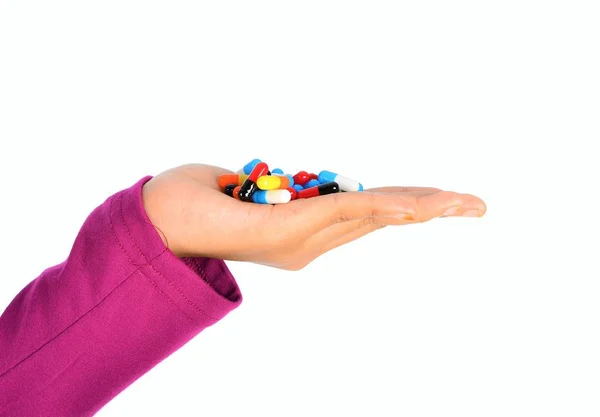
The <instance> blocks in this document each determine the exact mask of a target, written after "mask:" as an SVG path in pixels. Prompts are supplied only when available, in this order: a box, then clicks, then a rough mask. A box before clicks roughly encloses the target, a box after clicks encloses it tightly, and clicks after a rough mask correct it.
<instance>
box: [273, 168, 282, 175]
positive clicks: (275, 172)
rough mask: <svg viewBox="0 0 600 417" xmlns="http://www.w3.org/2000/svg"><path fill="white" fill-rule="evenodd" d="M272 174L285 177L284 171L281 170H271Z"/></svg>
mask: <svg viewBox="0 0 600 417" xmlns="http://www.w3.org/2000/svg"><path fill="white" fill-rule="evenodd" d="M271 174H273V175H283V169H281V168H275V169H273V170H271Z"/></svg>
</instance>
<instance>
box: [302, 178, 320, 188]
mask: <svg viewBox="0 0 600 417" xmlns="http://www.w3.org/2000/svg"><path fill="white" fill-rule="evenodd" d="M320 184H321V183H320V182H319V180H310V181H309V182H307V183H306V184H304V188H310V187H316V186H317V185H320Z"/></svg>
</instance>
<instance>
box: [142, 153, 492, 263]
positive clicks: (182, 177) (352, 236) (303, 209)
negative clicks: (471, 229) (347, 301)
mask: <svg viewBox="0 0 600 417" xmlns="http://www.w3.org/2000/svg"><path fill="white" fill-rule="evenodd" d="M232 173H233V172H231V171H228V170H226V169H223V168H219V167H215V166H210V165H201V164H190V165H184V166H180V167H177V168H173V169H170V170H168V171H165V172H163V173H161V174H160V175H157V176H156V177H154V178H152V179H151V180H150V181H148V182H147V183H146V184H145V185H144V188H143V201H144V207H145V209H146V212H147V214H148V217H149V218H150V221H151V222H152V223H153V224H154V226H155V227H156V229H157V230H158V232H159V235H160V236H161V238H162V239H163V242H164V243H165V245H166V246H167V247H168V248H169V249H170V250H171V251H172V252H173V253H174V254H175V255H176V256H179V257H191V256H201V257H209V258H218V259H226V260H235V261H246V262H254V263H258V264H263V265H268V266H272V267H276V268H281V269H286V270H299V269H302V268H303V267H304V266H306V265H308V264H309V263H310V262H312V261H313V260H314V259H316V258H317V257H319V256H320V255H322V254H324V253H325V252H328V251H330V250H332V249H334V248H337V247H338V246H341V245H344V244H346V243H348V242H351V241H353V240H356V239H358V238H360V237H362V236H365V235H367V234H368V233H371V232H373V231H375V230H378V229H381V228H383V227H386V226H402V225H407V224H413V223H423V222H426V221H428V220H431V219H434V218H438V217H448V216H468V217H481V216H483V215H484V214H485V212H486V206H485V203H484V202H483V201H482V200H481V199H480V198H478V197H476V196H473V195H470V194H459V193H456V192H450V191H442V190H440V189H437V188H424V187H382V188H372V189H368V190H365V191H364V192H352V193H338V194H331V195H325V196H320V197H316V198H310V199H300V200H294V201H291V202H289V203H287V204H280V205H265V204H253V203H244V202H241V201H239V200H236V199H233V198H231V197H229V196H227V195H225V194H223V192H222V191H221V190H220V188H219V186H218V184H217V178H218V176H219V175H221V174H232Z"/></svg>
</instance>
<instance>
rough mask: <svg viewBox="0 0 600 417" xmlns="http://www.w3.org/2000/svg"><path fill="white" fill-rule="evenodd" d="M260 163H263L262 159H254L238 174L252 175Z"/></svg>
mask: <svg viewBox="0 0 600 417" xmlns="http://www.w3.org/2000/svg"><path fill="white" fill-rule="evenodd" d="M259 162H262V161H261V160H260V159H253V160H252V161H250V162H248V163H247V164H246V165H244V167H243V168H242V169H240V170H239V171H238V172H236V174H246V175H250V173H251V172H252V170H253V169H254V167H255V166H256V164H258V163H259Z"/></svg>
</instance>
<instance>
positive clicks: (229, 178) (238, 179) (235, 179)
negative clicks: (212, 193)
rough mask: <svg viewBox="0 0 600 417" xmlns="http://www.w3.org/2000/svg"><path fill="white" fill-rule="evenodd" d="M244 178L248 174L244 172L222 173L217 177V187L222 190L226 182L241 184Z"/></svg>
mask: <svg viewBox="0 0 600 417" xmlns="http://www.w3.org/2000/svg"><path fill="white" fill-rule="evenodd" d="M246 178H248V176H247V175H244V174H222V175H219V179H218V183H219V187H221V189H222V190H223V189H225V187H226V186H227V184H235V185H242V184H243V183H244V181H245V180H246Z"/></svg>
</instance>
